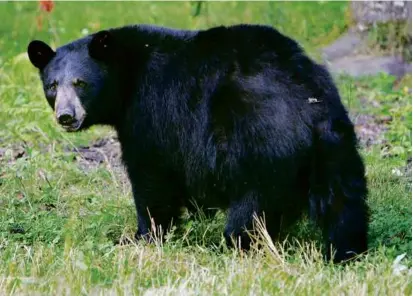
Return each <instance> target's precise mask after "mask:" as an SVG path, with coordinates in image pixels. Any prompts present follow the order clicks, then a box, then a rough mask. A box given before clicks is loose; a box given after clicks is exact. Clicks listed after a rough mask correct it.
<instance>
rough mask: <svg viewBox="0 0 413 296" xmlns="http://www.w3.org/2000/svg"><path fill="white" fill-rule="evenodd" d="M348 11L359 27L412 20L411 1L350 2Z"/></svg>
mask: <svg viewBox="0 0 413 296" xmlns="http://www.w3.org/2000/svg"><path fill="white" fill-rule="evenodd" d="M350 9H351V15H352V17H353V19H354V21H355V22H357V24H358V25H359V26H360V25H361V26H363V25H372V24H377V23H386V22H389V21H408V22H410V23H411V20H412V2H411V1H351V3H350Z"/></svg>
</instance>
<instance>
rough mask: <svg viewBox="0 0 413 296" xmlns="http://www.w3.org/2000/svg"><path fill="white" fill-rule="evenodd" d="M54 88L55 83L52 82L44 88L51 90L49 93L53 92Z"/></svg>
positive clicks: (55, 86)
mask: <svg viewBox="0 0 413 296" xmlns="http://www.w3.org/2000/svg"><path fill="white" fill-rule="evenodd" d="M56 88H57V81H53V82H52V83H50V84H49V85H48V86H47V87H46V89H47V90H51V91H55V90H56Z"/></svg>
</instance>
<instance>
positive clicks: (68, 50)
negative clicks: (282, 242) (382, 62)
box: [28, 24, 368, 262]
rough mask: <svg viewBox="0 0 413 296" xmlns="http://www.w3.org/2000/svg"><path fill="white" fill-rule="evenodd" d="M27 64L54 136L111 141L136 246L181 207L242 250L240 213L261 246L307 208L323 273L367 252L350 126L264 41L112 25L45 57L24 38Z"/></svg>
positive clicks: (324, 81) (280, 42)
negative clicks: (118, 153)
mask: <svg viewBox="0 0 413 296" xmlns="http://www.w3.org/2000/svg"><path fill="white" fill-rule="evenodd" d="M28 56H29V58H30V61H31V62H32V64H33V65H34V66H35V67H37V68H38V69H39V72H40V77H41V80H42V82H43V87H44V92H45V96H46V98H47V100H48V102H49V104H50V106H51V107H52V108H53V109H54V112H55V115H56V119H57V121H58V122H59V123H60V124H61V125H62V126H63V127H64V128H65V129H66V130H67V131H72V132H73V131H79V130H82V129H86V128H88V127H90V126H91V125H94V124H106V125H111V126H113V127H114V128H115V129H116V131H117V134H118V138H119V141H120V144H121V149H122V159H123V162H124V164H125V166H126V168H127V172H128V175H129V178H130V181H131V184H132V189H133V196H134V200H135V204H136V209H137V213H138V231H137V233H136V237H137V238H142V237H145V236H146V235H147V234H148V233H149V232H150V228H151V225H150V224H151V218H152V219H153V221H154V222H155V224H156V225H160V226H162V227H163V229H166V228H168V226H169V225H170V223H171V221H176V220H177V219H179V216H180V214H181V209H182V208H184V207H187V208H192V206H191V200H192V199H194V200H195V201H196V203H197V204H198V205H200V206H201V207H203V208H211V207H216V208H221V209H224V210H228V218H227V224H226V227H225V230H224V236H225V238H226V240H227V242H228V244H231V243H232V242H233V238H238V239H239V243H240V244H241V246H242V247H243V248H246V249H248V246H249V244H250V239H249V236H248V235H247V234H246V232H245V230H248V229H249V230H251V228H252V224H253V214H254V213H255V214H257V215H258V216H259V215H262V214H265V220H266V226H267V230H268V231H269V233H270V235H272V237H273V238H275V237H277V235H278V234H279V232H280V231H281V230H282V229H284V227H286V226H289V225H291V223H293V222H294V221H296V220H297V219H298V218H299V217H300V215H301V214H302V213H303V211H305V210H307V211H308V212H309V214H310V216H311V217H313V218H314V220H315V221H317V222H318V223H319V225H320V226H321V227H322V229H323V231H324V232H323V233H324V236H325V240H326V243H327V246H329V248H330V249H331V247H333V249H334V250H335V251H336V252H335V256H334V257H333V259H334V261H335V262H341V261H343V260H347V259H350V258H352V257H353V256H354V255H357V254H360V253H363V252H365V251H366V250H367V230H368V223H367V221H368V207H367V203H366V199H367V192H368V190H367V186H366V180H365V168H364V163H363V161H362V159H361V157H360V155H359V153H358V150H357V148H358V147H357V139H356V135H355V131H354V126H353V124H352V122H351V121H350V119H349V117H348V114H347V111H346V109H345V108H344V106H343V104H342V102H341V99H340V96H339V93H338V91H337V88H336V86H335V85H334V83H333V81H332V78H331V77H330V74H329V73H328V71H327V70H326V69H325V68H324V67H323V66H322V65H319V64H317V63H316V62H315V61H313V60H311V59H310V58H309V57H308V56H307V55H306V53H305V52H304V50H303V49H302V48H301V46H300V45H299V44H298V43H297V42H296V41H294V40H292V39H291V38H289V37H287V36H284V35H283V34H281V33H280V32H278V31H277V30H276V29H274V28H272V27H270V26H264V25H246V24H240V25H233V26H219V27H214V28H210V29H207V30H198V31H195V30H194V31H191V30H175V29H169V28H164V27H157V26H148V25H136V26H125V27H120V28H112V29H108V30H103V31H100V32H97V33H94V34H91V35H89V36H87V37H84V38H81V39H79V40H76V41H73V42H71V43H69V44H66V45H64V46H62V47H60V48H58V49H57V50H56V51H54V50H52V49H51V48H50V47H49V46H48V45H47V44H45V43H43V42H42V41H38V40H35V41H32V42H31V43H30V44H29V46H28ZM330 253H331V252H328V254H327V255H326V256H327V259H328V258H331V254H330Z"/></svg>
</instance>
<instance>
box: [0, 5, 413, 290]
mask: <svg viewBox="0 0 413 296" xmlns="http://www.w3.org/2000/svg"><path fill="white" fill-rule="evenodd" d="M0 5H2V7H1V9H0V18H1V19H2V22H3V24H4V25H3V26H1V28H0V31H1V34H0V36H1V37H0V52H2V55H1V56H0V294H2V295H7V294H13V293H16V294H28V295H33V294H36V293H37V294H40V293H41V294H53V295H59V294H62V292H63V293H67V294H88V295H90V294H99V293H105V294H107V293H113V294H138V295H171V294H172V295H183V294H186V295H192V294H196V295H200V294H201V295H218V294H219V295H221V294H232V295H233V294H236V295H250V294H269V295H274V294H280V293H281V294H285V295H301V294H306V295H307V294H311V295H318V294H323V295H324V294H325V295H337V294H349V295H370V294H374V295H377V294H380V295H389V294H391V295H411V293H412V281H411V265H412V264H411V250H412V249H411V241H412V237H411V230H412V228H411V221H412V215H411V157H410V156H411V146H412V145H411V132H412V130H411V116H412V115H411V99H412V97H411V75H408V76H406V77H404V78H400V79H396V78H393V77H391V76H387V75H384V74H378V75H375V76H371V77H364V78H362V77H360V78H357V79H355V78H351V77H345V76H340V77H338V76H337V77H336V81H337V84H338V86H339V89H340V93H341V95H342V97H343V102H344V103H345V105H346V106H347V107H348V109H349V110H350V114H351V118H352V119H353V120H354V122H355V124H356V130H357V133H358V136H359V139H360V144H361V152H362V155H363V158H364V160H365V162H366V165H367V177H368V182H369V188H370V195H369V205H370V207H371V209H372V217H371V229H370V232H369V242H370V243H369V247H370V248H371V251H370V253H369V254H368V256H367V257H366V258H364V260H362V261H360V262H357V263H355V264H351V265H349V266H346V267H341V266H333V265H332V264H329V263H327V264H325V263H323V261H322V258H321V253H320V251H319V249H318V248H319V246H320V244H319V243H320V242H319V241H318V240H317V239H318V236H317V233H315V234H314V231H313V228H312V226H311V225H310V224H309V223H308V221H307V220H306V219H304V220H303V222H302V223H299V224H298V225H297V226H296V228H295V231H293V233H292V235H291V238H290V239H289V240H288V241H287V242H285V244H284V245H283V246H280V245H278V244H275V245H273V244H271V243H269V242H267V241H266V237H265V235H264V234H265V232H264V234H263V235H262V237H261V238H259V242H261V243H263V244H264V248H262V249H260V250H254V251H253V252H251V253H248V254H244V253H241V252H239V251H237V250H229V249H226V248H225V247H224V241H223V238H222V236H221V233H222V230H223V226H224V216H223V215H222V214H219V215H218V216H217V217H215V218H214V219H212V220H207V219H206V218H205V217H203V216H202V213H200V214H198V215H196V216H195V217H187V220H186V222H185V223H184V225H183V227H182V228H180V229H176V230H175V231H174V232H173V233H172V234H171V235H170V236H169V239H168V241H167V242H166V243H164V244H163V245H160V244H155V245H146V244H144V243H143V242H142V243H139V244H137V245H136V244H131V245H119V244H118V241H119V239H120V238H125V239H128V238H132V237H133V234H134V230H135V228H136V216H135V209H134V206H133V200H132V195H131V192H130V186H129V183H128V180H127V178H126V176H125V174H124V170H123V167H122V165H121V163H120V160H119V146H118V143H117V141H116V136H115V133H114V131H113V130H111V129H109V128H106V127H96V128H92V129H91V130H90V131H88V132H84V133H80V134H67V133H65V132H64V131H63V130H62V129H60V128H59V127H58V126H57V124H56V123H55V121H54V119H53V114H52V112H51V111H50V108H49V107H48V106H47V103H46V100H45V99H44V97H43V93H42V90H41V84H40V81H39V79H38V77H37V73H36V72H35V70H34V69H33V67H32V66H31V65H30V63H29V61H28V60H27V57H26V56H25V54H22V53H24V52H25V51H26V46H27V44H28V42H29V40H31V39H32V38H34V37H36V38H40V39H44V40H45V41H51V43H54V44H63V43H65V42H67V41H69V40H72V39H74V38H77V37H80V36H82V34H84V33H85V32H87V31H88V32H91V31H94V30H97V29H99V28H103V27H106V26H116V25H121V24H122V23H123V22H125V23H130V22H146V23H157V24H162V25H170V26H175V27H180V28H184V27H185V28H199V27H207V26H212V25H215V24H219V23H235V22H239V21H241V20H242V21H246V22H258V21H259V22H261V23H262V22H264V23H267V24H273V25H276V26H277V27H279V28H280V29H281V31H283V32H285V33H287V34H289V35H292V36H294V37H295V38H297V39H298V41H299V42H301V43H302V44H303V46H304V47H305V49H306V50H308V51H309V52H310V54H311V55H312V56H314V57H315V58H319V56H320V54H319V52H320V49H321V48H322V47H324V46H326V45H328V44H330V43H331V42H332V41H333V40H335V39H337V38H338V37H339V36H340V34H342V33H344V32H345V31H346V27H345V21H344V18H343V17H342V16H343V15H344V13H345V9H346V3H344V2H332V3H326V2H322V1H320V2H306V3H304V2H303V3H293V2H286V3H281V2H271V3H264V2H262V3H254V4H252V3H241V2H239V3H219V2H215V3H209V4H208V7H201V11H200V14H199V16H194V15H196V14H197V13H196V6H195V5H194V4H192V5H191V4H190V3H187V2H180V3H179V4H178V3H166V4H161V3H155V4H154V3H149V2H145V3H130V2H129V3H126V2H125V3H119V2H118V3H103V2H102V3H96V4H94V5H93V7H92V5H91V4H90V3H80V2H76V3H70V2H57V3H56V6H55V8H54V10H53V11H52V13H51V14H50V20H48V17H49V16H47V15H46V13H44V15H43V23H42V28H41V29H40V31H37V25H36V17H37V15H38V14H39V12H38V11H37V3H35V2H32V3H24V2H11V3H1V4H0ZM78 11H83V12H84V13H82V14H81V15H79V13H78ZM16 15H18V16H19V18H16V17H14V16H16ZM74 15H76V17H73V16H74ZM118 15H122V20H120V19H119V18H118V17H117V16H118ZM170 16H174V17H170ZM326 16H329V17H328V18H327V17H326ZM190 218H191V219H190ZM310 239H314V240H310ZM312 241H313V242H314V243H311V242H312ZM404 254H405V255H404Z"/></svg>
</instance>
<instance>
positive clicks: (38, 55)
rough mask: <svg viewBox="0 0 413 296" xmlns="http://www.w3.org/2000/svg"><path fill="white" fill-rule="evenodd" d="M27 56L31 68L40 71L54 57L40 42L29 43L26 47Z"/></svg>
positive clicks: (45, 45) (49, 49) (48, 47)
mask: <svg viewBox="0 0 413 296" xmlns="http://www.w3.org/2000/svg"><path fill="white" fill-rule="evenodd" d="M27 54H28V56H29V59H30V62H31V63H32V64H33V66H35V67H36V68H39V69H40V70H42V69H43V68H44V67H46V65H47V64H48V63H49V62H50V60H51V59H52V58H53V57H54V56H55V55H56V53H55V52H54V51H53V49H51V48H50V46H49V45H47V44H46V43H44V42H43V41H40V40H34V41H32V42H30V44H29V46H28V47H27Z"/></svg>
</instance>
